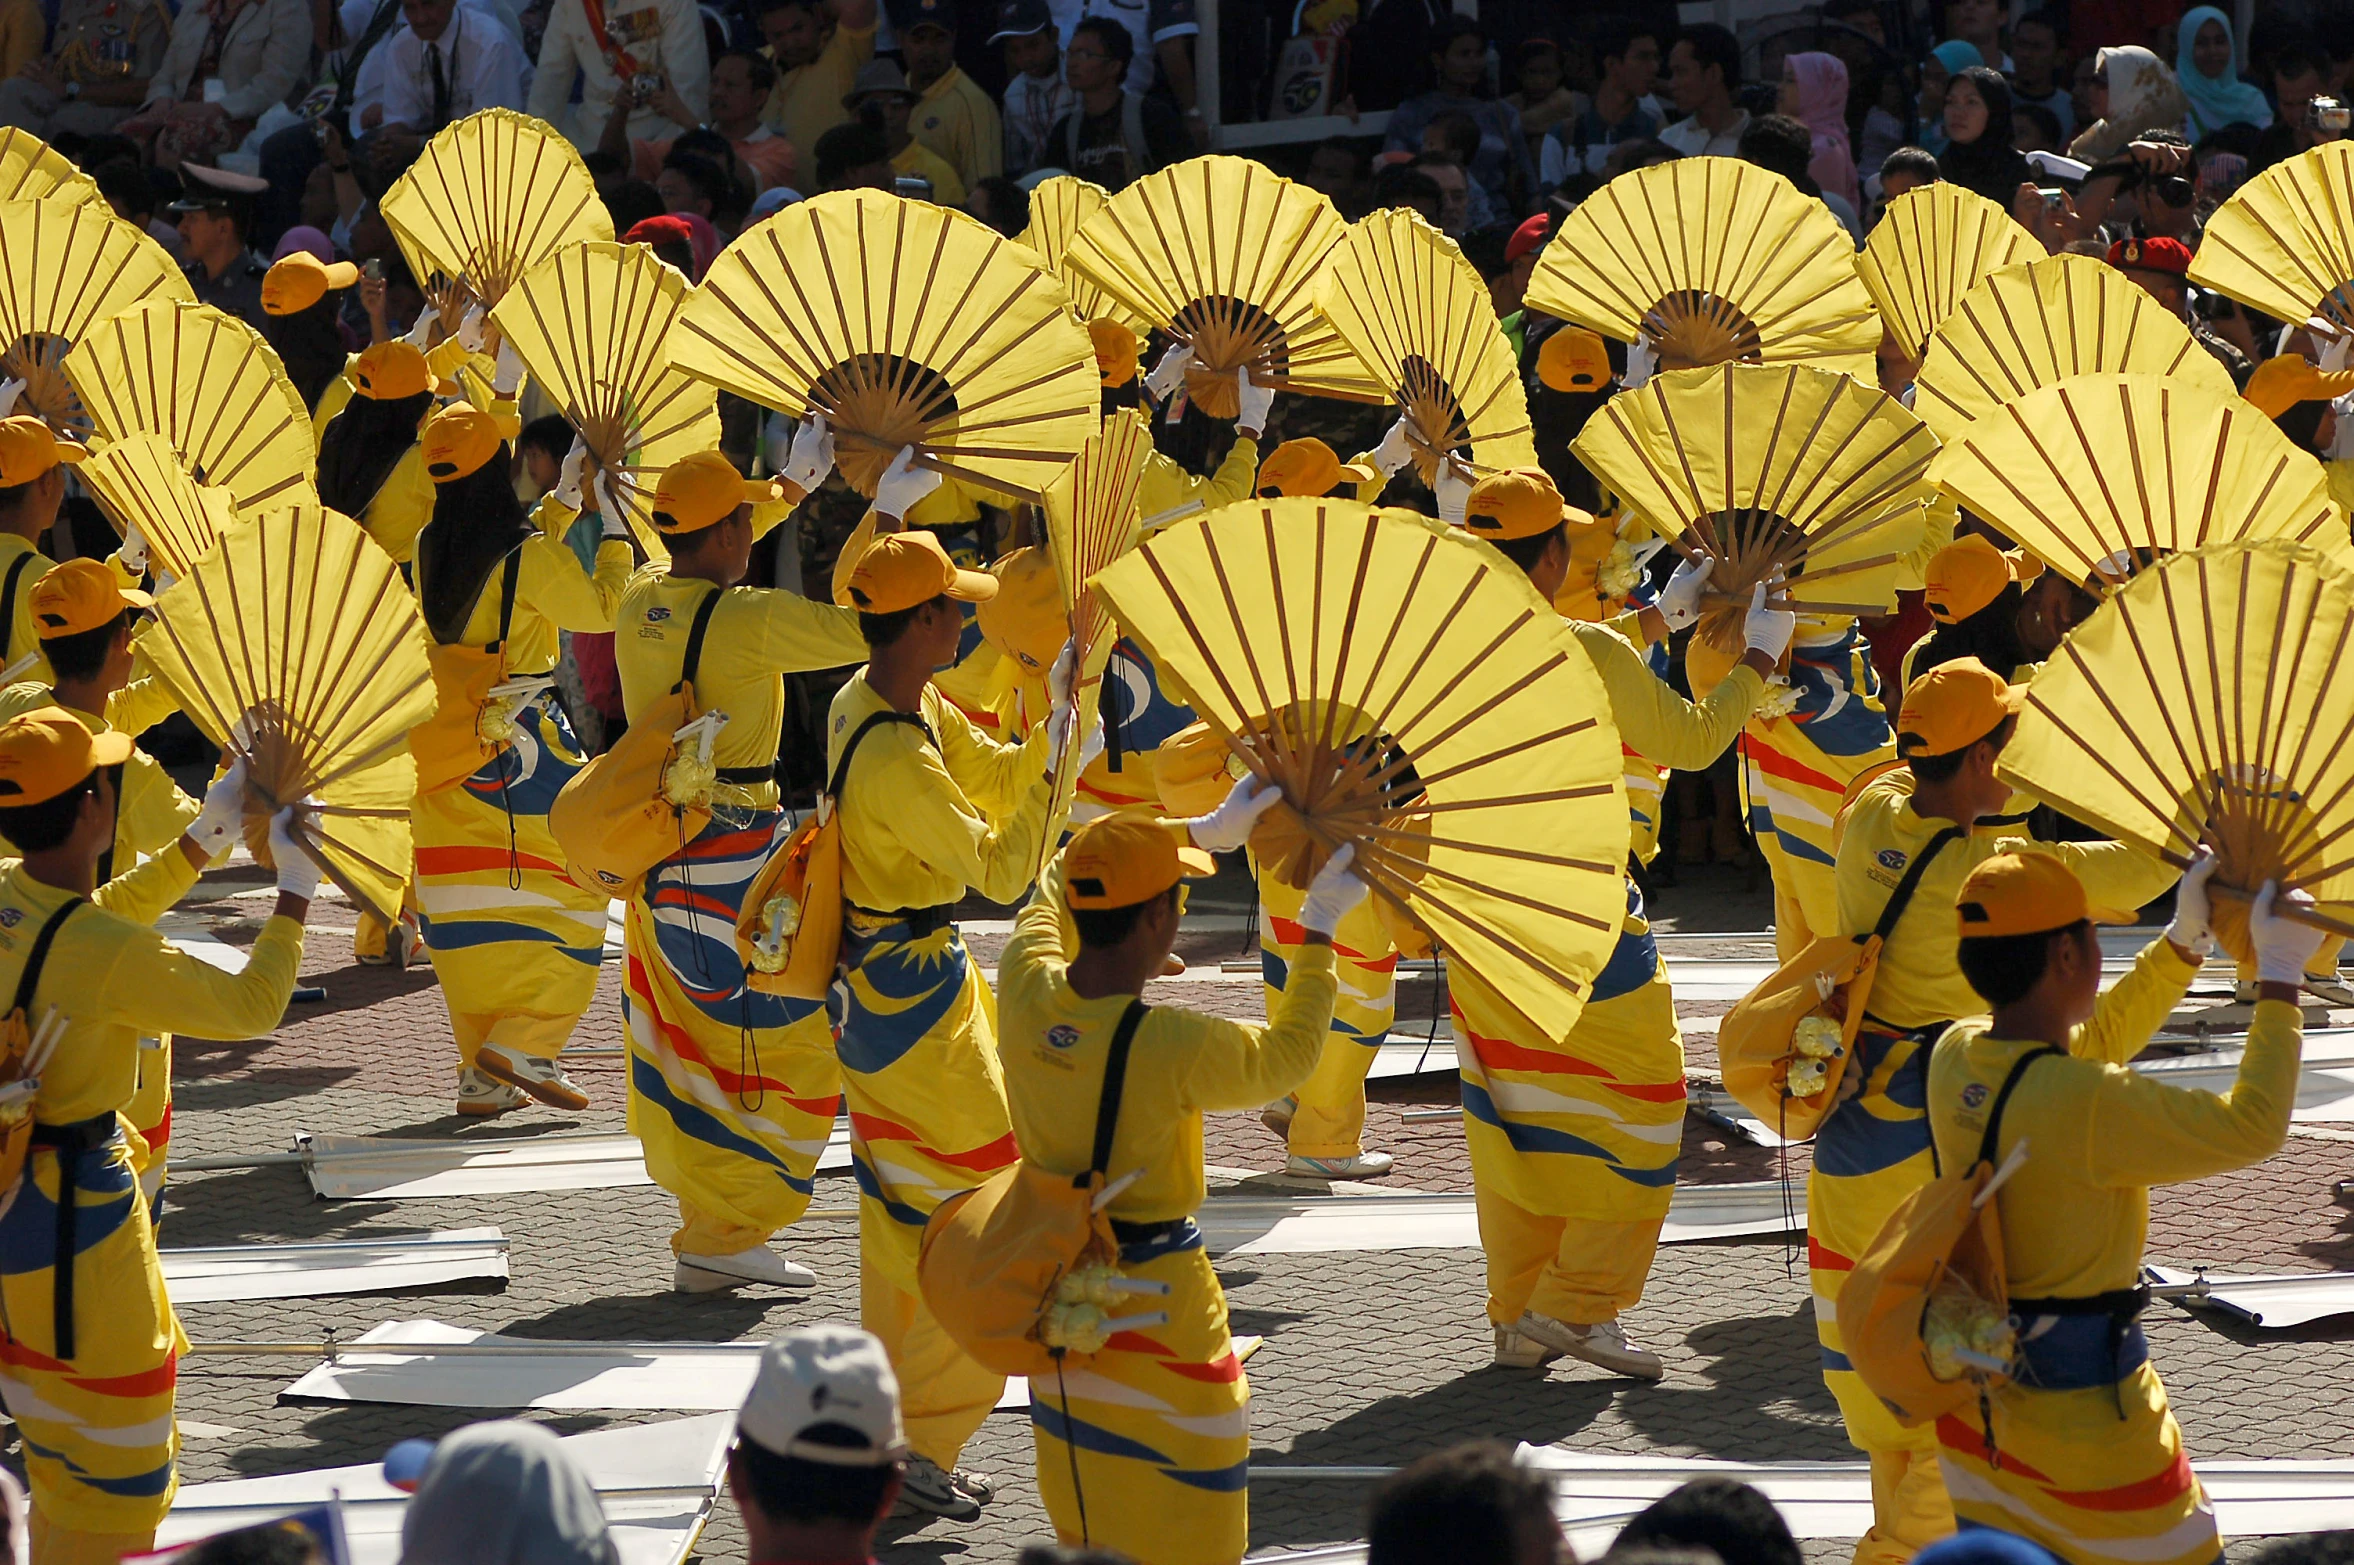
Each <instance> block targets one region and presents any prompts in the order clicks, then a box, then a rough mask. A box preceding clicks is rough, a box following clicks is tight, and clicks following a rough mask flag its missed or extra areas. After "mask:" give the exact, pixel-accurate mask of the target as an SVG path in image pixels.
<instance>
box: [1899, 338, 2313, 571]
mask: <svg viewBox="0 0 2354 1565" xmlns="http://www.w3.org/2000/svg"><path fill="white" fill-rule="evenodd" d="M1929 476H1930V478H1931V479H1933V480H1934V481H1936V482H1937V483H1939V484H1941V485H1943V486H1944V488H1945V489H1947V490H1948V491H1949V492H1951V493H1952V495H1953V496H1954V498H1956V499H1957V500H1959V501H1961V503H1962V504H1963V505H1965V506H1968V507H1969V508H1970V510H1971V512H1972V513H1973V514H1975V515H1977V516H1980V517H1982V518H1984V519H1985V520H1986V521H1988V522H1991V523H1992V524H1994V526H1995V527H1996V528H1998V529H2000V530H2001V531H2002V532H2004V533H2005V534H2007V535H2009V536H2010V538H2011V539H2012V540H2013V541H2015V542H2017V543H2020V544H2023V545H2025V546H2026V548H2027V549H2028V550H2029V551H2030V552H2032V553H2033V554H2034V555H2035V556H2036V557H2037V558H2038V559H2041V560H2042V561H2044V563H2046V564H2047V565H2052V566H2055V567H2057V568H2059V569H2060V570H2062V571H2065V572H2066V573H2067V574H2068V575H2069V576H2071V577H2073V578H2074V579H2076V580H2077V581H2080V582H2085V583H2088V584H2096V585H2097V584H2102V583H2115V582H2118V581H2122V580H2123V579H2124V578H2125V577H2127V576H2129V575H2131V574H2132V573H2133V572H2134V571H2135V570H2137V569H2139V568H2140V567H2141V566H2142V565H2144V564H2146V563H2148V561H2149V560H2150V559H2151V558H2152V557H2154V556H2156V555H2167V554H2179V553H2182V552H2184V551H2186V550H2190V549H2197V548H2202V547H2204V546H2206V545H2208V544H2214V543H2234V542H2237V541H2239V540H2241V539H2247V538H2286V539H2289V540H2291V541H2294V542H2301V543H2311V544H2313V545H2315V546H2316V547H2317V548H2319V549H2320V550H2321V551H2322V552H2323V553H2325V554H2327V555H2329V556H2331V557H2332V558H2333V559H2334V560H2335V561H2336V563H2337V564H2339V565H2340V566H2342V567H2344V568H2346V569H2348V570H2354V547H2349V545H2348V542H2347V534H2346V516H2345V513H2344V512H2342V511H2340V510H2339V509H2338V507H2337V503H2336V502H2335V501H2334V500H2332V499H2331V498H2330V490H2329V477H2328V474H2326V473H2325V472H2324V471H2323V470H2322V466H2321V463H2320V462H2319V461H2318V460H2316V459H2315V458H2314V457H2313V455H2312V454H2311V453H2310V452H2307V451H2302V450H2299V449H2298V447H2297V445H2296V443H2295V442H2294V441H2292V440H2290V439H2289V438H2288V436H2286V435H2284V434H2282V433H2281V432H2280V429H2279V427H2278V426H2277V425H2275V424H2274V423H2273V422H2272V420H2270V419H2268V418H2266V417H2265V416H2264V415H2263V414H2262V413H2260V412H2258V411H2257V410H2256V409H2255V408H2254V407H2251V406H2250V405H2249V404H2248V403H2246V402H2243V401H2241V400H2240V399H2239V398H2238V397H2236V396H2224V395H2219V394H2217V393H2215V392H2212V391H2204V390H2200V389H2198V388H2196V387H2193V386H2186V385H2181V384H2178V383H2176V382H2173V381H2169V380H2165V379H2163V378H2161V377H2159V376H2155V375H2079V376H2077V377H2076V378H2074V379H2072V380H2064V381H2061V382H2059V383H2058V384H2057V385H2052V386H2046V387H2044V388H2042V389H2041V390H2039V391H2031V392H2029V393H2028V394H2027V395H2025V396H2023V397H2020V398H2019V399H2018V400H2016V401H2013V402H2007V403H2005V404H2003V405H2002V406H2001V407H1999V408H1997V409H1995V410H1994V411H1993V412H1992V413H1990V414H1988V415H1987V416H1986V417H1985V418H1982V419H1980V420H1979V421H1978V422H1977V423H1975V424H1972V425H1970V426H1969V427H1968V428H1967V429H1966V430H1965V431H1964V432H1963V435H1962V438H1961V439H1959V440H1957V441H1956V442H1955V443H1954V444H1952V445H1949V446H1947V447H1945V449H1943V450H1942V451H1940V452H1938V454H1937V459H1936V460H1935V461H1934V462H1932V463H1930V464H1929Z"/></svg>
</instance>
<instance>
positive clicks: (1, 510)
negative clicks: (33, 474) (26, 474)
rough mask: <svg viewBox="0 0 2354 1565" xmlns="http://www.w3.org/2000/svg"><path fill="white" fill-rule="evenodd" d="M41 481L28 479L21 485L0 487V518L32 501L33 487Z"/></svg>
mask: <svg viewBox="0 0 2354 1565" xmlns="http://www.w3.org/2000/svg"><path fill="white" fill-rule="evenodd" d="M42 476H43V477H46V476H48V475H46V474H44V475H42ZM40 481H41V480H40V479H39V478H34V479H28V480H27V481H25V482H24V483H21V484H8V485H4V486H0V516H4V515H6V514H8V513H9V512H11V511H14V510H15V509H16V508H17V507H18V506H20V505H22V504H24V503H25V502H26V501H27V500H29V499H31V498H32V495H33V485H34V484H37V483H39V482H40Z"/></svg>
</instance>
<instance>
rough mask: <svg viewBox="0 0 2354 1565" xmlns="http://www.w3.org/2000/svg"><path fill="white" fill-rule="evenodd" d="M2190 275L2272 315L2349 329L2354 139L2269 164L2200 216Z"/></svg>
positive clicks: (2353, 280)
mask: <svg viewBox="0 0 2354 1565" xmlns="http://www.w3.org/2000/svg"><path fill="white" fill-rule="evenodd" d="M2191 281H2192V282H2194V283H2197V284H2198V285H2199V286H2200V287H2202V288H2212V289H2214V290H2215V291H2216V292H2217V293H2222V294H2228V295H2230V296H2231V297H2232V298H2234V299H2237V300H2239V301H2240V303H2242V304H2245V305H2249V306H2252V307H2253V308H2255V309H2258V310H2262V311H2263V312H2264V313H2265V314H2267V315H2269V316H2272V317H2273V318H2274V319H2275V320H2283V321H2287V322H2289V323H2290V324H2291V325H2303V324H2304V323H2305V322H2306V321H2307V320H2310V319H2319V320H2321V321H2322V322H2324V323H2325V324H2326V325H2327V326H2328V328H2329V331H2330V334H2331V335H2332V336H2338V337H2344V336H2349V335H2354V143H2349V142H2344V141H2327V142H2323V143H2322V144H2321V145H2320V146H2318V147H2314V148H2311V149H2309V150H2307V151H2305V152H2301V153H2299V154H2298V155H2297V156H2295V157H2293V158H2289V159H2287V160H2286V161H2284V162H2280V163H2275V164H2274V165H2272V167H2270V168H2268V169H2266V170H2265V171H2264V172H2263V173H2261V174H2259V175H2257V176H2256V177H2255V178H2254V179H2251V180H2249V181H2248V182H2247V183H2246V184H2244V185H2242V186H2240V188H2239V189H2238V190H2236V191H2234V192H2232V196H2231V199H2230V200H2228V201H2226V202H2224V203H2223V205H2221V206H2219V207H2217V208H2216V209H2215V215H2214V216H2212V217H2210V218H2208V219H2207V224H2206V228H2205V230H2204V231H2203V234H2202V237H2201V238H2200V240H2199V248H2198V250H2197V251H2196V252H2195V253H2193V255H2192V256H2191Z"/></svg>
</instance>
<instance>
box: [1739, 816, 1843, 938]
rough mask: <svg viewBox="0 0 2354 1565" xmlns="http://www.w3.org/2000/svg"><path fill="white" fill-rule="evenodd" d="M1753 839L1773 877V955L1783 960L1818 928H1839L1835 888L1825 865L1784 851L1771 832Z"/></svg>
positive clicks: (1834, 883) (1837, 889)
mask: <svg viewBox="0 0 2354 1565" xmlns="http://www.w3.org/2000/svg"><path fill="white" fill-rule="evenodd" d="M1757 842H1758V848H1759V850H1760V851H1762V852H1763V853H1764V854H1765V861H1766V869H1767V870H1768V871H1769V872H1770V873H1771V874H1772V875H1773V878H1774V958H1775V960H1776V961H1778V962H1787V961H1789V960H1790V959H1791V958H1792V957H1794V956H1796V955H1797V954H1798V953H1799V952H1801V951H1803V950H1805V949H1806V948H1807V946H1808V944H1809V943H1810V942H1812V941H1813V939H1814V938H1815V934H1816V932H1817V931H1818V930H1820V931H1826V932H1827V931H1829V930H1833V929H1836V928H1838V927H1839V888H1838V885H1837V882H1836V881H1835V880H1834V879H1833V878H1832V872H1831V870H1830V869H1829V867H1827V866H1825V865H1821V864H1817V863H1815V862H1814V861H1812V860H1811V859H1802V858H1799V857H1798V856H1796V855H1795V854H1792V853H1788V852H1785V851H1784V850H1783V847H1782V844H1781V842H1780V840H1779V839H1777V838H1776V837H1775V836H1774V835H1773V834H1772V833H1771V832H1768V833H1766V834H1765V835H1764V836H1761V837H1759V838H1758V839H1757Z"/></svg>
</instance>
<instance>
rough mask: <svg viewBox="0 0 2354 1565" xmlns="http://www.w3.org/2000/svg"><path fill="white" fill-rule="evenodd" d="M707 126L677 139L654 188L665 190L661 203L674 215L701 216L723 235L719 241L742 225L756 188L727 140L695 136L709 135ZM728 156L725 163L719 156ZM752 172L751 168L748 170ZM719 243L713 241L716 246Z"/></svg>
mask: <svg viewBox="0 0 2354 1565" xmlns="http://www.w3.org/2000/svg"><path fill="white" fill-rule="evenodd" d="M711 135H712V133H711V132H710V131H707V130H701V131H691V132H689V133H688V134H687V135H685V136H681V137H680V138H679V139H678V143H677V145H675V146H673V147H672V148H671V149H670V155H669V156H668V157H666V158H664V159H663V160H662V168H661V171H660V172H659V173H657V174H656V175H655V177H654V188H655V189H656V190H658V191H660V192H661V193H662V205H663V207H664V209H665V210H667V211H668V212H669V213H670V214H671V215H672V216H674V217H699V218H701V219H702V220H703V221H704V222H706V223H709V224H710V225H711V226H712V228H713V229H714V230H715V231H716V232H717V233H718V234H720V235H721V236H722V238H721V240H720V243H725V242H726V240H728V239H732V238H734V237H735V234H736V230H738V229H739V228H741V227H743V224H744V214H745V213H746V212H748V211H750V210H751V207H752V197H753V196H755V195H756V194H758V192H757V191H754V190H751V189H749V188H748V185H749V181H748V180H747V179H745V178H742V177H739V175H738V173H737V169H738V168H739V167H740V165H738V164H736V162H735V160H734V158H733V156H732V155H731V152H730V149H729V148H728V146H727V144H726V143H725V142H720V143H719V144H718V145H716V146H714V145H711V144H710V143H709V142H705V141H697V140H695V139H693V138H697V137H710V136H711ZM722 157H726V158H728V161H727V162H726V163H722V162H720V161H719V160H720V158H722ZM745 172H746V173H749V170H746V171H745ZM717 248H718V245H714V246H713V249H714V250H716V249H717Z"/></svg>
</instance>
